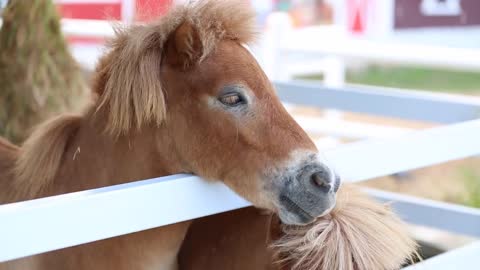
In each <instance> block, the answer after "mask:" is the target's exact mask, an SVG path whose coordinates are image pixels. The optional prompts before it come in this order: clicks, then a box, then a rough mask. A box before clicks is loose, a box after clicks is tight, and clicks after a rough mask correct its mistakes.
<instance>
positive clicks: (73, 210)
mask: <svg viewBox="0 0 480 270" xmlns="http://www.w3.org/2000/svg"><path fill="white" fill-rule="evenodd" d="M278 86H280V89H281V90H280V92H279V93H280V95H281V97H282V98H283V100H284V101H287V102H290V103H302V102H301V101H302V100H303V101H308V102H307V103H308V105H325V104H330V105H329V106H332V107H341V106H348V107H349V108H350V109H352V110H354V111H355V110H359V109H361V110H364V111H365V112H368V108H370V112H374V113H377V112H379V111H382V110H383V109H382V106H383V105H382V104H381V103H377V102H376V101H378V100H376V98H379V99H381V100H383V102H394V100H395V99H396V98H400V100H402V99H403V100H410V101H412V102H411V106H409V107H408V106H407V107H403V110H405V111H408V110H414V111H415V110H417V109H418V110H419V109H420V108H421V107H422V106H424V105H425V104H430V106H431V108H438V109H440V111H442V110H443V109H445V108H450V109H451V112H452V113H453V114H454V112H455V110H457V109H458V110H459V111H463V113H461V114H457V115H456V118H455V119H456V120H458V121H464V122H462V123H458V124H453V125H448V126H440V127H436V128H432V129H427V130H422V131H415V132H412V133H409V134H405V135H403V136H399V137H396V138H390V139H384V140H379V141H377V140H369V141H363V142H357V143H353V144H346V145H343V146H340V147H338V148H335V149H331V150H329V151H327V152H325V153H324V155H325V158H326V159H328V160H329V161H331V162H332V163H334V164H335V165H336V167H337V170H338V171H339V172H340V173H341V174H343V176H344V177H345V178H346V180H350V181H361V180H365V179H369V178H372V177H377V176H382V175H387V174H392V173H396V172H399V171H404V170H409V169H414V168H418V167H422V166H428V165H433V164H436V163H439V162H444V161H448V160H453V159H458V158H463V157H468V156H475V155H478V154H480V144H479V143H478V138H480V119H479V120H471V119H474V118H475V116H476V115H477V114H476V113H477V112H478V109H480V103H477V101H476V100H468V101H467V100H452V101H450V102H449V101H448V100H447V99H443V98H441V97H436V98H432V99H430V100H428V98H427V96H428V95H427V96H423V95H419V94H417V93H412V94H408V93H405V94H403V95H401V97H399V96H398V93H392V94H391V95H390V96H389V95H388V93H387V92H381V93H374V92H373V91H370V90H355V91H354V92H355V93H356V94H355V95H353V96H352V95H348V98H346V99H345V100H344V101H345V104H347V105H345V104H342V103H341V102H339V100H338V98H340V97H343V96H344V95H345V93H344V92H343V91H347V92H348V91H353V90H346V89H345V90H341V91H340V90H338V91H337V92H331V91H324V89H320V88H321V87H320V86H318V85H317V86H314V85H309V86H308V87H307V86H305V85H304V84H281V85H278ZM302 87H304V88H302ZM314 88H316V91H315V93H324V92H328V95H329V96H328V97H325V96H323V97H322V99H319V97H318V96H315V95H313V97H312V96H310V92H309V91H310V90H312V89H314ZM298 89H303V90H304V91H298ZM291 93H295V95H291ZM376 94H378V96H375V95H376ZM366 97H369V100H371V101H372V102H373V103H371V104H370V105H371V106H370V107H367V106H365V105H364V104H361V103H356V102H355V100H356V99H359V100H363V99H364V98H366ZM312 100H314V101H312ZM359 100H357V101H359ZM413 101H417V102H413ZM314 102H319V103H318V104H312V103H314ZM437 102H438V103H439V104H443V105H442V106H439V107H437V105H438V104H437V105H435V104H436V103H437ZM320 103H321V104H320ZM355 104H356V105H355ZM405 104H408V103H405ZM417 107H418V108H417ZM389 109H390V108H388V111H387V112H385V113H387V114H390V112H389ZM465 112H467V113H465ZM399 115H400V116H402V115H403V116H408V117H410V116H411V118H413V115H410V114H409V113H406V112H404V113H403V114H402V113H399V112H396V116H399ZM408 117H407V118H408ZM419 117H420V118H421V119H423V118H422V116H419ZM429 119H430V118H429ZM430 120H434V119H430ZM436 120H438V121H439V122H447V123H449V122H451V121H453V119H451V118H450V116H448V117H447V119H446V120H447V121H445V119H444V118H437V119H436ZM178 190H182V192H180V193H179V192H178ZM368 192H369V193H370V194H371V195H372V196H374V197H375V198H377V199H379V200H382V201H393V202H395V203H394V207H395V209H396V210H397V211H398V212H399V214H400V215H401V216H402V217H404V218H405V219H406V220H408V221H409V222H412V223H416V224H421V225H427V226H432V227H437V228H440V229H446V230H450V231H453V232H457V233H462V234H470V235H472V236H477V237H480V210H478V209H472V208H468V207H462V206H456V205H451V204H445V203H439V202H432V201H429V200H424V199H418V198H413V197H410V196H405V195H399V194H394V193H389V192H382V191H378V190H368ZM167 205H169V206H171V205H175V206H176V207H175V209H172V208H171V207H167ZM247 205H249V203H248V202H246V201H245V200H243V199H241V198H240V197H238V196H237V195H236V194H234V193H233V192H232V191H230V190H229V189H228V188H227V187H226V186H224V185H222V184H212V183H207V182H206V181H203V180H202V179H200V178H198V177H195V176H188V175H175V176H167V177H161V178H157V179H150V180H144V181H138V182H133V183H129V184H123V185H118V186H111V187H105V188H100V189H95V190H88V191H82V192H76V193H71V194H65V195H60V196H55V197H50V198H43V199H38V200H32V201H27V202H20V203H14V204H9V205H4V206H0V220H1V221H2V222H0V239H1V241H0V262H1V261H6V260H11V259H15V258H20V257H24V256H29V255H33V254H38V253H42V252H46V251H50V250H56V249H60V248H64V247H68V246H72V245H78V244H82V243H87V242H91V241H95V240H100V239H105V238H109V237H113V236H117V235H123V234H127V233H131V232H136V231H140V230H145V229H150V228H153V227H158V226H163V225H167V224H171V223H175V222H180V221H184V220H189V219H193V218H197V217H201V216H205V215H210V214H215V213H220V212H224V211H229V210H232V209H237V208H241V207H245V206H247ZM30 224H35V226H31V225H30ZM448 258H449V257H448ZM469 260H470V261H471V262H472V263H473V262H474V260H476V258H475V257H469ZM422 269H431V268H422ZM444 269H448V268H444Z"/></svg>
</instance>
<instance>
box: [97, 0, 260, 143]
mask: <svg viewBox="0 0 480 270" xmlns="http://www.w3.org/2000/svg"><path fill="white" fill-rule="evenodd" d="M184 22H187V23H190V24H191V25H193V26H194V27H195V30H196V31H197V33H198V36H199V39H200V42H201V45H202V46H201V48H202V52H201V54H200V58H199V61H202V60H203V59H204V58H205V57H207V56H208V55H209V54H210V53H211V52H212V51H213V50H214V49H215V46H216V44H217V43H218V42H219V41H220V40H224V39H230V40H235V41H237V42H239V43H245V44H247V43H250V42H251V41H253V40H254V38H255V36H256V32H255V27H254V26H255V14H254V12H253V10H252V9H251V8H250V7H249V6H248V3H246V1H244V0H233V1H217V0H206V1H195V2H191V3H189V4H186V5H183V6H177V7H174V8H172V10H171V11H169V12H168V13H167V14H166V15H164V16H163V17H161V18H160V19H159V20H158V21H156V22H154V23H152V24H149V25H135V26H131V27H128V28H123V29H122V28H119V27H117V28H116V37H115V38H113V39H112V40H110V42H109V46H108V47H109V52H108V53H107V54H106V55H105V56H104V57H103V58H102V59H101V60H100V62H99V64H98V65H97V72H96V77H95V79H94V84H93V88H94V91H95V92H96V93H97V94H98V96H99V97H100V98H99V102H98V104H97V110H101V109H102V108H105V111H106V112H107V117H108V121H107V126H106V129H107V131H109V132H110V133H112V134H114V135H120V134H122V133H126V132H128V131H129V130H130V129H131V128H132V127H136V128H139V127H141V126H142V125H143V124H144V123H148V122H153V123H156V124H158V125H159V124H161V122H162V121H163V119H164V118H165V115H166V106H165V97H164V93H163V89H162V84H161V81H160V72H159V70H160V63H161V57H162V55H163V53H162V52H163V50H164V47H165V46H164V45H165V43H166V41H167V39H168V38H169V36H170V35H171V34H172V33H174V31H175V29H177V27H179V26H180V25H181V24H182V23H184ZM192 47H193V46H192Z"/></svg>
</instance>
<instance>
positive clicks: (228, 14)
mask: <svg viewBox="0 0 480 270" xmlns="http://www.w3.org/2000/svg"><path fill="white" fill-rule="evenodd" d="M185 22H186V23H190V24H191V25H192V26H194V28H195V30H196V32H197V35H198V37H199V40H200V42H201V47H202V54H201V56H200V59H199V61H201V60H203V59H204V58H205V57H206V56H208V55H209V54H210V53H211V52H212V51H213V50H215V45H216V44H217V42H218V41H220V40H224V39H230V40H235V41H237V42H239V43H249V42H251V41H252V40H253V39H254V36H255V31H254V25H255V23H254V22H255V15H254V12H253V11H252V10H251V9H250V8H249V7H248V5H247V4H246V3H245V1H244V0H233V1H217V0H207V1H198V2H194V3H189V4H187V5H184V6H177V7H174V8H173V9H172V10H171V11H170V12H169V13H168V14H166V15H165V16H163V17H161V18H160V19H159V20H158V21H156V22H154V23H152V24H149V25H134V26H130V27H128V28H123V29H120V28H117V29H116V36H115V38H113V39H112V40H110V41H109V43H108V46H107V47H108V52H107V53H106V54H105V55H104V56H103V57H102V58H101V59H100V61H99V63H98V65H97V68H96V71H95V75H94V80H93V85H92V88H93V93H94V94H95V95H94V96H95V97H96V98H95V101H94V103H95V104H94V105H93V106H89V107H90V108H87V109H88V110H85V111H86V112H90V111H91V110H95V111H97V113H98V111H100V110H102V111H103V112H104V113H103V114H97V116H98V117H101V116H103V115H105V117H106V118H107V120H106V125H105V129H106V131H108V134H111V135H112V136H114V137H116V136H119V135H122V134H127V133H128V131H129V130H131V129H132V128H137V129H138V128H140V127H141V126H142V125H144V124H146V123H156V124H157V125H159V124H160V123H161V122H162V120H163V119H164V118H165V115H166V107H165V97H164V93H163V89H162V85H161V81H160V64H161V61H162V55H163V49H164V47H165V46H164V45H165V43H166V41H167V39H168V38H169V36H170V35H171V34H172V33H173V32H174V31H175V30H176V29H177V28H178V27H179V26H180V25H182V24H183V23H185ZM190 41H191V42H193V39H191V40H190ZM190 47H191V48H193V44H190ZM83 117H84V116H61V117H58V118H55V119H53V120H51V121H47V123H45V124H43V125H40V126H39V127H38V128H36V131H35V132H34V133H33V135H32V136H30V138H28V139H27V141H26V142H25V144H24V145H23V146H22V148H21V150H20V153H19V158H18V160H17V163H16V168H15V173H16V178H15V179H14V180H13V181H14V182H13V185H14V187H15V188H16V190H17V192H18V195H17V196H20V197H21V198H23V199H25V198H32V197H36V196H38V195H39V193H40V192H41V191H42V190H44V189H45V188H46V187H47V186H48V185H49V184H51V182H52V181H53V179H54V178H55V176H56V175H57V172H58V170H59V168H60V166H61V162H62V157H63V155H64V152H65V149H66V146H67V145H68V141H69V138H71V137H72V136H73V135H74V134H75V133H76V132H77V130H78V128H79V126H80V123H81V121H82V118H83Z"/></svg>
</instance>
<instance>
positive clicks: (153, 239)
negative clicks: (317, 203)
mask: <svg viewBox="0 0 480 270" xmlns="http://www.w3.org/2000/svg"><path fill="white" fill-rule="evenodd" d="M244 5H245V1H243V0H235V1H214V0H209V1H201V2H199V3H195V4H191V5H188V6H185V7H177V8H175V9H174V10H173V11H172V12H171V13H170V14H169V15H166V16H164V17H163V18H161V19H160V20H159V21H158V22H156V23H153V24H151V25H144V26H133V27H131V28H129V29H125V30H119V32H118V33H117V37H116V38H115V39H113V40H112V41H111V45H110V49H109V51H108V52H107V53H106V54H105V56H104V57H103V58H102V59H101V60H100V62H99V64H98V66H97V69H96V74H95V80H94V83H93V90H94V94H95V100H94V102H93V105H91V106H90V107H88V108H86V110H85V111H84V113H83V114H81V115H78V116H61V117H59V118H56V119H54V120H52V121H49V122H48V123H46V124H44V125H41V126H40V127H39V128H38V129H37V130H36V131H35V132H34V134H33V135H32V136H31V137H30V138H29V139H28V140H27V141H26V143H25V144H24V145H23V146H22V147H21V149H20V150H17V149H16V148H15V147H14V146H10V145H8V144H5V143H4V144H3V145H6V146H5V147H4V148H5V149H6V151H3V150H2V149H1V148H0V156H2V158H1V159H0V161H1V162H2V163H3V164H0V167H2V168H3V167H5V168H7V169H6V170H5V172H7V171H8V173H3V172H1V175H0V177H1V178H0V186H1V187H5V188H3V190H2V193H1V194H0V196H1V198H0V201H1V202H2V203H5V202H12V201H19V200H27V199H32V198H38V197H43V196H51V195H57V194H62V193H67V192H74V191H79V190H85V189H92V188H98V187H102V186H108V185H114V184H120V183H125V182H130V181H134V180H140V179H147V178H153V177H158V176H164V175H170V174H175V173H195V174H197V175H199V176H201V177H203V178H205V179H211V180H217V179H223V181H224V182H225V183H226V184H227V185H228V186H229V187H231V188H232V189H233V190H235V191H236V192H237V193H238V194H240V195H241V196H243V197H245V198H247V199H248V200H250V201H251V202H253V203H254V204H255V205H256V206H259V207H264V208H268V209H271V210H272V211H275V205H274V204H273V203H272V199H271V194H269V193H267V192H265V190H264V186H265V183H262V182H261V181H260V179H262V178H261V175H262V173H263V172H264V170H265V168H270V167H271V166H274V167H273V169H275V166H277V167H281V166H283V165H284V162H285V161H286V160H287V159H288V158H289V155H290V153H292V152H293V151H294V150H297V149H302V150H308V151H316V149H315V146H314V144H313V142H312V141H311V140H310V139H309V138H308V136H307V135H306V134H305V132H304V131H303V130H302V129H301V128H300V127H299V126H298V125H297V124H296V123H295V121H294V120H293V119H292V118H291V117H290V116H289V115H288V113H287V112H286V111H285V109H284V108H283V107H282V105H281V103H280V101H279V99H278V98H277V97H276V95H275V93H274V91H273V88H272V86H271V83H270V82H269V81H268V79H267V77H266V76H265V74H264V73H263V72H262V70H261V69H260V67H259V65H258V64H257V63H256V62H255V60H254V58H253V57H252V55H251V54H250V53H249V52H248V51H247V50H246V49H245V48H244V47H243V46H242V44H241V43H244V42H248V41H250V40H251V39H252V38H253V31H252V29H253V28H252V26H253V19H254V14H253V12H252V11H251V10H250V9H248V8H246V7H245V6H244ZM232 83H235V84H241V85H244V86H245V87H246V88H247V89H248V90H249V91H251V94H252V96H254V97H255V105H256V106H252V110H251V111H250V112H249V115H248V117H244V118H243V119H242V121H239V120H238V118H236V117H234V116H232V113H230V112H228V111H225V110H222V109H218V108H214V107H209V100H211V99H212V98H216V97H217V95H218V92H219V91H220V90H221V89H222V87H224V86H225V85H231V84H232ZM266 126H268V127H269V128H268V129H265V128H264V127H266ZM3 152H7V154H5V155H4V153H3ZM3 159H5V160H3ZM12 164H15V165H12ZM166 207H168V206H166ZM189 224H190V222H184V223H178V224H173V225H169V226H164V227H160V228H157V229H153V230H149V231H145V232H140V233H135V234H131V235H128V236H121V237H116V238H111V239H108V240H104V241H98V242H94V243H89V244H85V245H81V246H77V247H71V248H68V249H64V250H60V251H55V252H49V253H46V254H42V255H38V256H34V257H30V258H27V259H19V260H15V261H12V262H9V263H4V264H0V269H2V270H4V269H117V270H122V269H125V270H126V269H176V254H177V251H178V250H179V248H180V244H181V242H182V241H183V237H184V235H185V234H186V230H187V228H188V226H189Z"/></svg>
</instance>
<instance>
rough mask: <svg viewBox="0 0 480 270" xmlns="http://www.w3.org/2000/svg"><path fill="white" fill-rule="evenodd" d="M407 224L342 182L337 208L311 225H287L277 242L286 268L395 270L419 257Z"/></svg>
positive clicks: (278, 255) (274, 245)
mask: <svg viewBox="0 0 480 270" xmlns="http://www.w3.org/2000/svg"><path fill="white" fill-rule="evenodd" d="M416 248H417V244H416V243H415V241H414V240H413V239H412V238H411V237H410V235H409V233H408V231H407V226H406V224H404V222H402V221H401V220H400V219H399V218H398V217H397V216H396V215H395V214H394V212H393V211H392V210H391V209H390V207H389V206H387V205H384V204H380V203H378V202H375V201H374V200H372V199H370V198H369V197H368V196H366V195H365V194H363V193H362V192H360V191H359V190H358V188H355V187H354V186H352V185H343V186H342V188H341V189H340V190H339V192H338V196H337V205H336V207H335V208H334V210H333V211H332V212H331V213H330V214H328V215H326V216H324V217H322V218H319V219H318V220H316V221H315V222H314V223H312V224H311V225H307V226H283V234H282V236H281V237H280V239H278V240H277V241H276V242H275V243H274V244H273V249H274V250H275V252H276V258H277V261H278V262H279V263H280V264H281V265H283V267H282V269H292V270H331V269H336V270H370V269H382V270H394V269H399V268H400V267H401V266H402V265H403V264H405V263H408V262H410V261H413V260H414V258H415V257H417V256H418V254H417V252H416Z"/></svg>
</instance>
